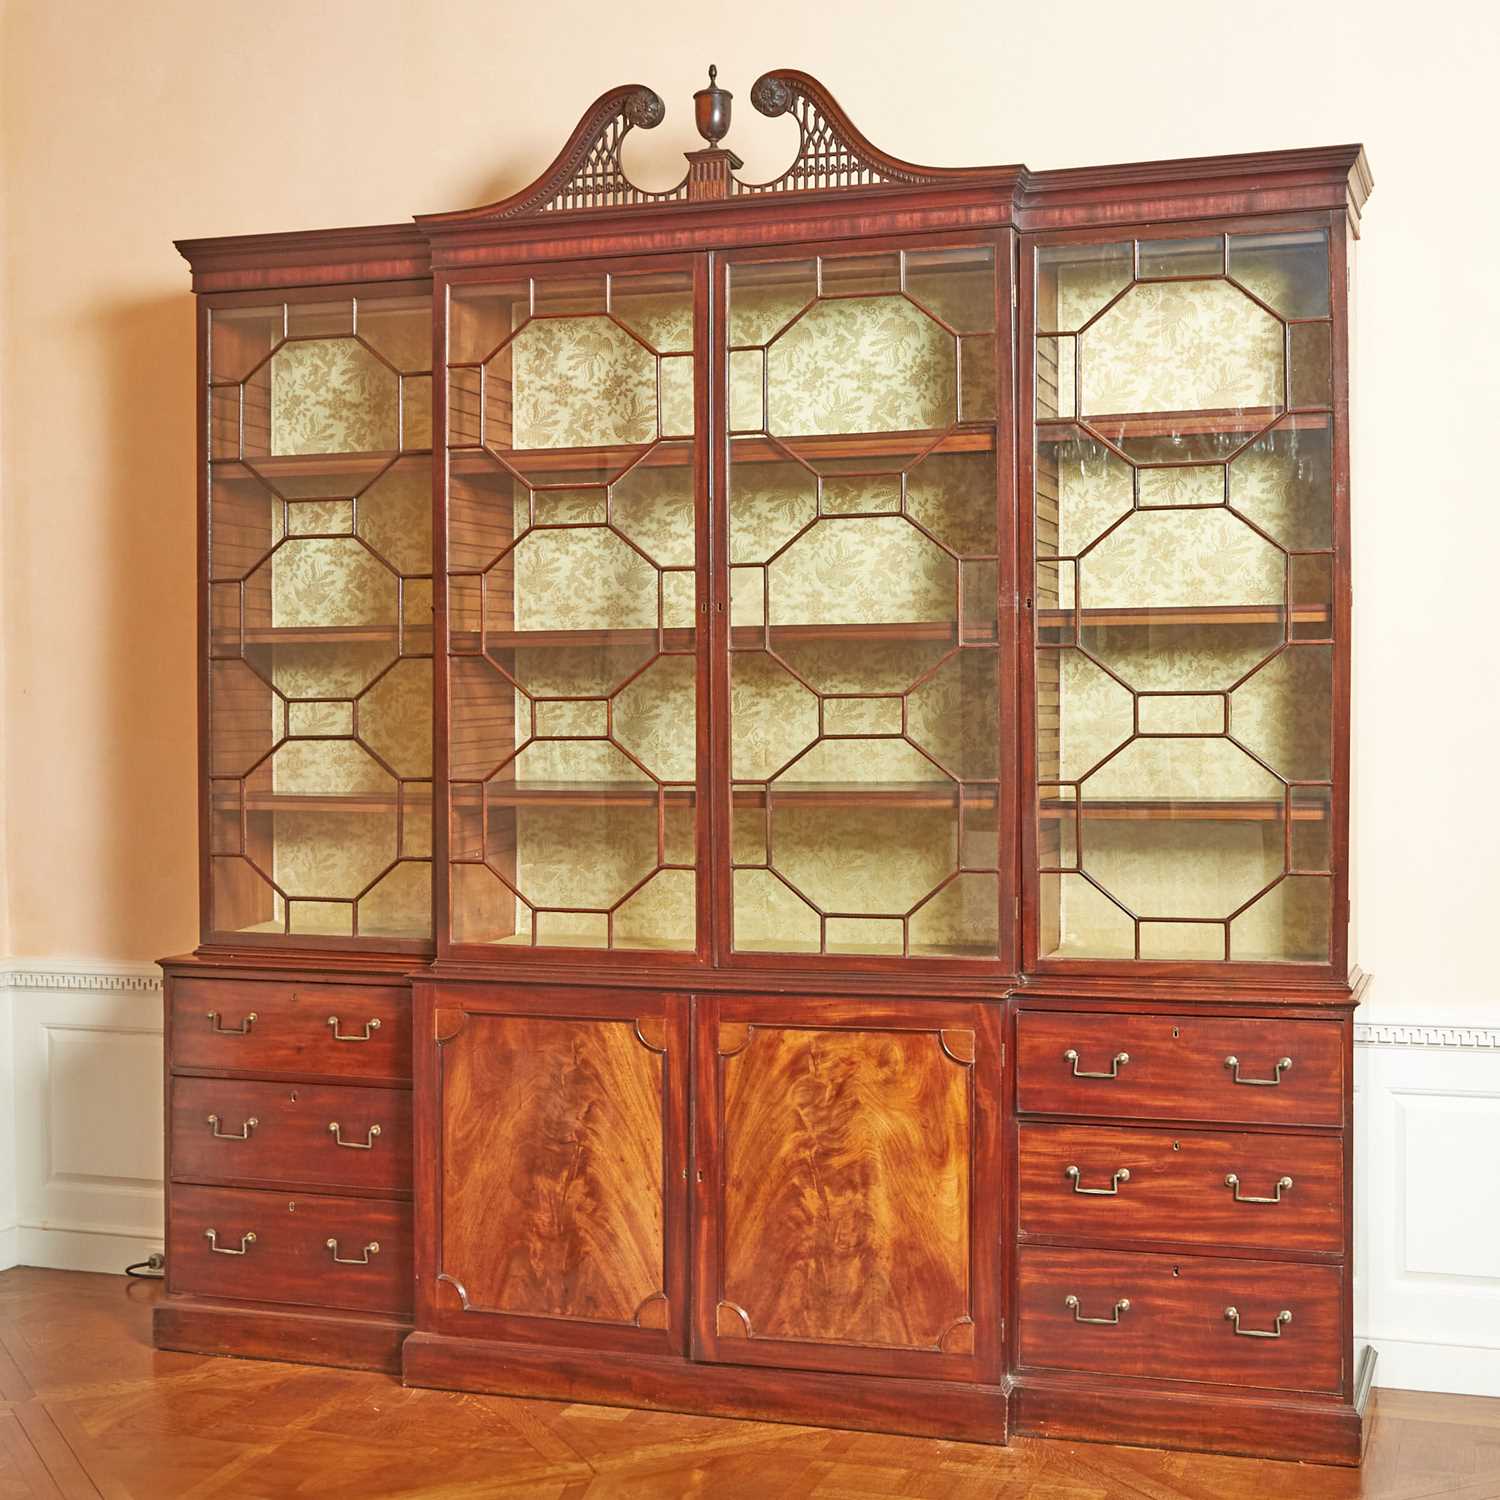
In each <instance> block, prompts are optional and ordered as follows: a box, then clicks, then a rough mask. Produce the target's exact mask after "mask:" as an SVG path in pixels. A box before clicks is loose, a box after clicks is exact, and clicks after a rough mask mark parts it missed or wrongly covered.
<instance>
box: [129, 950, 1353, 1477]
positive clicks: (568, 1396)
mask: <svg viewBox="0 0 1500 1500" xmlns="http://www.w3.org/2000/svg"><path fill="white" fill-rule="evenodd" d="M332 989H336V990H337V993H330V990H332ZM411 993H412V1002H411V1016H412V1030H411V1032H410V1033H409V1035H408V1036H407V1037H405V1038H402V1037H398V1036H396V1035H395V1034H394V1032H395V1030H396V1027H397V1024H398V1023H399V1018H400V1015H401V1012H402V1010H403V1009H404V1006H405V992H404V991H403V990H401V989H399V987H397V986H395V985H392V984H386V985H354V984H350V985H347V986H344V987H342V988H339V987H336V986H335V987H331V986H327V985H323V986H320V985H317V984H308V985H301V984H296V983H293V982H291V981H290V980H287V979H285V978H280V979H278V980H277V981H276V982H274V983H272V982H269V981H267V982H261V981H256V980H247V979H240V978H233V979H225V980H222V981H221V980H217V979H205V978H198V979H196V980H194V981H193V983H192V984H191V985H190V984H186V983H181V982H178V983H176V984H174V987H173V990H172V1002H171V1003H172V1004H173V1005H175V1007H176V1011H177V1012H180V1014H178V1015H177V1017H176V1021H177V1024H178V1025H179V1026H187V1027H190V1028H191V1029H190V1031H189V1034H188V1041H187V1044H186V1046H185V1048H184V1049H183V1052H182V1053H181V1054H180V1055H179V1053H178V1052H176V1051H174V1052H173V1055H172V1059H171V1061H170V1062H169V1069H170V1071H171V1077H170V1078H169V1088H170V1099H171V1106H170V1141H169V1183H170V1187H169V1193H170V1201H169V1230H168V1258H169V1266H168V1274H169V1283H168V1293H169V1295H168V1296H167V1297H166V1299H164V1301H163V1302H162V1303H161V1304H160V1305H159V1307H158V1309H157V1313H156V1338H157V1342H158V1343H159V1344H161V1345H163V1346H164V1347H169V1348H175V1349H189V1350H197V1351H202V1352H224V1353H234V1354H241V1355H251V1356H260V1357H265V1358H282V1359H299V1360H308V1361H313V1362H318V1363H329V1364H343V1365H351V1366H355V1367H362V1368H372V1369H386V1370H394V1369H399V1370H400V1372H401V1374H402V1377H403V1379H404V1380H405V1381H406V1382H407V1383H408V1384H413V1385H431V1386H437V1387H445V1388H451V1389H459V1390H471V1391H485V1392H494V1393H497V1394H502V1395H515V1396H536V1397H544V1398H549V1399H556V1400H567V1401H588V1402H599V1403H604V1404H616V1405H621V1406H630V1407H645V1408H660V1409H665V1410H681V1411H693V1412H705V1413H715V1414H721V1415H733V1416H744V1417H750V1418H756V1419H761V1420H768V1419H769V1420H781V1421H789V1422H805V1423H821V1424H826V1425H829V1426H835V1427H851V1428H864V1429H868V1430H872V1431H887V1432H899V1433H910V1434H916V1435H923V1436H940V1437H950V1438H959V1439H964V1440H967V1441H978V1442H994V1443H1003V1442H1005V1441H1006V1440H1007V1436H1008V1433H1009V1432H1010V1431H1012V1430H1014V1431H1017V1432H1024V1433H1028V1434H1036V1435H1042V1436H1058V1437H1067V1438H1070V1439H1089V1438H1094V1439H1100V1440H1104V1441H1115V1442H1127V1443H1140V1444H1147V1445H1155V1446H1168V1447H1185V1448H1202V1449H1208V1450H1213V1451H1219V1452H1226V1453H1255V1454H1263V1455H1267V1456H1276V1457H1283V1458H1295V1459H1306V1460H1313V1461H1319V1462H1328V1463H1340V1464H1352V1463H1357V1462H1358V1461H1359V1456H1360V1449H1361V1443H1362V1440H1363V1431H1364V1428H1363V1423H1362V1417H1361V1406H1362V1402H1363V1397H1364V1394H1365V1392H1366V1391H1367V1389H1368V1384H1369V1379H1370V1370H1371V1368H1372V1367H1371V1365H1370V1364H1369V1363H1368V1362H1367V1363H1366V1364H1365V1365H1363V1366H1362V1367H1361V1369H1360V1370H1359V1371H1356V1370H1355V1368H1354V1358H1353V1351H1352V1349H1351V1347H1350V1331H1349V1322H1348V1320H1349V1297H1348V1290H1349V1289H1348V1275H1349V1269H1348V1259H1347V1257H1348V1231H1349V1217H1350V1196H1349V1182H1348V1171H1347V1162H1346V1139H1345V1133H1344V1131H1345V1127H1344V1126H1341V1125H1339V1124H1337V1123H1336V1122H1337V1121H1341V1120H1344V1119H1345V1118H1346V1116H1347V1087H1348V1067H1347V1054H1348V1040H1349V1039H1348V1017H1347V1015H1343V1016H1341V1017H1335V1016H1330V1017H1328V1018H1323V1017H1321V1016H1319V1015H1318V1014H1317V1013H1313V1014H1311V1015H1303V1016H1300V1017H1293V1018H1290V1019H1288V1020H1286V1021H1282V1020H1280V1019H1279V1018H1277V1017H1276V1016H1274V1015H1270V1016H1250V1017H1239V1018H1234V1017H1225V1016H1223V1015H1221V1014H1219V1013H1217V1012H1215V1011H1214V1010H1212V1009H1211V1008H1210V1006H1209V1005H1207V1004H1204V1005H1201V1006H1200V1007H1199V1009H1198V1010H1197V1011H1193V1008H1192V1007H1191V1006H1190V1005H1189V1004H1187V1003H1186V1002H1184V1001H1183V1000H1182V999H1181V998H1180V996H1176V995H1174V996H1173V999H1172V1008H1171V1011H1170V1014H1162V1015H1157V1014H1154V1013H1152V1012H1151V1011H1149V1010H1148V1009H1146V1008H1145V1006H1144V1003H1143V1005H1142V1008H1141V1009H1140V1010H1139V1011H1135V1010H1129V1009H1126V1008H1125V1005H1126V1002H1121V1001H1119V1000H1112V1001H1107V1002H1103V1003H1102V1004H1100V1005H1094V1006H1091V1003H1090V1002H1089V1001H1087V1000H1078V1001H1072V1000H1061V1001H1059V1000H1055V999H1053V1000H1049V999H1048V998H1047V997H1028V998H1027V999H1026V1000H1024V1001H1021V1000H1014V1001H1012V1000H1007V999H1002V998H1000V997H998V996H996V997H993V998H973V997H965V998H957V999H955V998H952V997H951V996H948V997H945V996H932V997H930V998H918V997H911V998H906V997H891V996H885V995H879V996H847V995H846V996H838V997H833V996H827V995H817V994H808V993H806V992H804V991H801V990H798V989H795V988H791V987H788V988H787V989H786V990H785V992H783V993H756V994H740V993H729V992H723V993H714V994H709V995H694V994H689V993H685V992H678V991H675V990H671V989H654V988H650V987H648V986H645V985H641V986H636V987H626V986H623V985H621V986H616V987H608V986H584V985H569V984H552V983H545V984H543V983H538V984H535V985H531V986H525V987H523V986H521V985H517V984H510V983H506V984H496V983H490V982H484V981H480V980H478V979H467V978H441V979H439V978H435V977H426V976H422V975H418V976H415V977H414V979H413V982H412V987H411ZM231 1002H232V1004H233V1007H237V1009H235V1011H234V1014H235V1015H236V1016H240V1013H241V1012H243V1015H242V1016H240V1019H239V1020H238V1021H236V1022H235V1023H234V1024H233V1025H232V1026H231V1025H230V1023H229V1022H228V1021H226V1020H225V1019H224V1017H226V1016H228V1015H229V1014H230V1009H231ZM354 1002H360V1003H361V1004H363V1006H364V1008H363V1009H360V1007H359V1004H354ZM335 1003H337V1006H338V1008H337V1009H335V1008H334V1006H335ZM205 1007H208V1009H212V1010H214V1012H215V1017H216V1019H215V1020H214V1021H212V1022H210V1021H209V1019H208V1009H205ZM351 1007H352V1008H351ZM1008 1007H1013V1008H1014V1009H1015V1011H1016V1012H1017V1014H1016V1016H1015V1017H1014V1018H1012V1017H1011V1016H1009V1015H1008V1014H1007V1010H1008ZM1064 1007H1065V1008H1064ZM200 1012H201V1014H200ZM252 1012H253V1014H254V1020H253V1021H252V1019H251V1015H252ZM304 1012H305V1014H304ZM367 1012H368V1014H367ZM377 1012H378V1013H377ZM267 1017H269V1018H270V1019H269V1020H267V1019H266V1018H267ZM360 1017H363V1019H362V1020H360V1019H359V1018H360ZM350 1018H353V1020H351V1019H350ZM387 1019H389V1020H390V1021H391V1023H392V1024H391V1025H390V1026H389V1027H388V1026H387V1025H386V1024H385V1022H386V1020H387ZM1011 1019H1014V1020H1015V1028H1014V1030H1013V1031H1011V1032H1009V1033H1008V1031H1007V1022H1008V1021H1010V1020H1011ZM356 1022H357V1024H356ZM376 1022H380V1023H381V1024H379V1025H378V1026H377V1025H376ZM1008 1034H1009V1035H1012V1036H1014V1037H1015V1038H1016V1040H1017V1052H1018V1055H1016V1056H1014V1057H1012V1058H1011V1059H1009V1066H1007V1062H1008V1060H1007V1057H1006V1046H1005V1043H1006V1038H1007V1035H1008ZM365 1038H369V1040H366V1039H365ZM376 1038H379V1039H380V1046H381V1047H382V1048H384V1049H385V1051H384V1052H383V1053H381V1052H377V1051H376V1050H375V1045H376V1044H375V1039H376ZM179 1039H180V1037H179ZM408 1041H409V1042H410V1056H411V1061H412V1075H411V1079H410V1088H409V1089H408V1088H407V1087H406V1086H405V1085H406V1084H407V1079H406V1078H405V1077H404V1076H403V1075H402V1073H401V1063H402V1061H403V1060H404V1058H405V1057H406V1055H407V1042H408ZM172 1045H173V1046H174V1048H175V1047H176V1042H175V1041H174V1042H173V1043H172ZM256 1048H260V1049H262V1050H261V1051H260V1052H257V1051H256V1050H255V1049H256ZM211 1049H219V1050H211ZM1267 1052H1269V1053H1275V1054H1276V1056H1275V1057H1274V1058H1273V1059H1272V1063H1271V1065H1270V1067H1269V1068H1267V1067H1266V1066H1263V1065H1262V1063H1261V1059H1262V1054H1265V1053H1267ZM184 1056H185V1057H187V1058H188V1059H190V1065H189V1066H188V1067H186V1068H185V1069H184V1068H183V1067H182V1066H181V1065H182V1061H183V1057H184ZM359 1059H363V1060H364V1062H365V1064H367V1065H368V1067H367V1071H365V1072H363V1073H361V1072H359V1071H358V1070H357V1069H356V1068H355V1061H356V1060H359ZM1226 1059H1227V1062H1228V1065H1226ZM1246 1059H1253V1060H1254V1064H1255V1065H1254V1069H1253V1070H1251V1069H1250V1065H1249V1064H1248V1063H1246V1067H1245V1068H1239V1069H1237V1068H1236V1065H1235V1064H1236V1061H1237V1060H1238V1061H1239V1062H1244V1061H1245V1060H1246ZM1287 1059H1291V1061H1290V1063H1288V1062H1287ZM210 1062H212V1063H214V1064H215V1065H216V1067H215V1068H214V1069H212V1070H211V1069H210V1068H209V1067H208V1066H207V1064H209V1063H210ZM230 1062H237V1063H239V1064H241V1066H234V1067H232V1066H230V1065H229V1064H230ZM294 1063H295V1064H296V1065H297V1066H299V1067H305V1068H307V1070H308V1071H307V1074H306V1076H301V1077H298V1076H293V1075H292V1074H291V1072H290V1071H289V1070H290V1068H291V1066H292V1065H293V1064H294ZM341 1069H342V1070H343V1071H340V1070H341ZM261 1070H263V1071H261ZM1183 1070H1186V1075H1185V1076H1187V1077H1188V1079H1189V1082H1188V1083H1186V1084H1183V1085H1182V1087H1181V1088H1180V1089H1179V1090H1178V1092H1177V1094H1176V1095H1174V1094H1173V1089H1174V1086H1175V1085H1174V1082H1173V1080H1174V1079H1176V1078H1177V1077H1178V1075H1179V1073H1181V1072H1182V1071H1183ZM1007 1288H1008V1289H1009V1305H1007V1297H1006V1295H1005V1294H1006V1289H1007ZM1007 1323H1009V1326H1008V1327H1007ZM408 1335H409V1336H408Z"/></svg>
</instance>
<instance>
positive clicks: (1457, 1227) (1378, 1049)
mask: <svg viewBox="0 0 1500 1500" xmlns="http://www.w3.org/2000/svg"><path fill="white" fill-rule="evenodd" d="M1355 1038H1356V1052H1355V1058H1356V1062H1355V1075H1356V1093H1355V1124H1356V1132H1357V1141H1356V1147H1355V1160H1356V1163H1357V1165H1356V1182H1355V1204H1356V1207H1355V1217H1356V1253H1357V1256H1358V1261H1357V1266H1358V1270H1357V1274H1356V1280H1355V1327H1356V1329H1357V1331H1358V1336H1359V1337H1360V1338H1361V1339H1368V1340H1369V1341H1370V1342H1371V1343H1373V1344H1374V1345H1375V1346H1376V1348H1377V1349H1378V1350H1379V1351H1380V1363H1379V1365H1378V1366H1377V1368H1376V1372H1375V1383H1376V1384H1377V1385H1382V1386H1387V1387H1397V1388H1404V1389H1407V1390H1430V1391H1458V1392H1462V1393H1465V1394H1468V1395H1478V1396H1500V1029H1491V1028H1473V1027H1468V1028H1464V1027H1430V1028H1429V1027H1423V1026H1413V1025H1378V1026H1364V1025H1359V1026H1357V1027H1356V1030H1355Z"/></svg>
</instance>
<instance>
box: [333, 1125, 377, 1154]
mask: <svg viewBox="0 0 1500 1500" xmlns="http://www.w3.org/2000/svg"><path fill="white" fill-rule="evenodd" d="M328 1133H329V1135H331V1136H332V1137H333V1143H334V1145H335V1146H343V1147H345V1148H346V1149H347V1150H349V1151H373V1150H374V1149H375V1137H376V1136H378V1135H379V1134H380V1126H378V1125H372V1126H370V1129H369V1131H368V1132H367V1133H366V1135H365V1138H364V1140H362V1141H346V1140H345V1139H344V1137H343V1135H342V1133H341V1132H340V1131H339V1122H338V1121H337V1120H330V1121H329V1122H328Z"/></svg>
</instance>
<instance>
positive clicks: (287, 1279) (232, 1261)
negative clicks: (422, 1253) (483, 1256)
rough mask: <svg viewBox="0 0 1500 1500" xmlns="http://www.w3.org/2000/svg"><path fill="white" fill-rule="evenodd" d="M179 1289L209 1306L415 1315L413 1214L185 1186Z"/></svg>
mask: <svg viewBox="0 0 1500 1500" xmlns="http://www.w3.org/2000/svg"><path fill="white" fill-rule="evenodd" d="M167 1257H168V1261H169V1264H170V1265H171V1268H172V1287H173V1290H174V1291H176V1292H184V1293H189V1294H193V1295H196V1296H200V1297H216V1298H232V1299H237V1298H243V1299H245V1300H247V1301H252V1302H286V1303H300V1304H305V1305H307V1306H310V1307H328V1308H342V1309H350V1310H358V1311H365V1312H379V1313H391V1314H401V1313H407V1312H409V1311H410V1309H411V1302H412V1296H411V1286H412V1254H411V1205H410V1204H406V1203H391V1202H383V1201H379V1200H375V1199H368V1198H335V1197H327V1196H322V1195H316V1194H310V1193H308V1194H297V1195H296V1196H289V1195H288V1194H286V1193H272V1192H259V1191H255V1190H253V1189H247V1188H211V1187H181V1186H179V1187H176V1188H174V1189H173V1193H172V1217H171V1227H170V1231H169V1236H168V1245H167Z"/></svg>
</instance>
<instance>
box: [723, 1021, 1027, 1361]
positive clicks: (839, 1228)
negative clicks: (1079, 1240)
mask: <svg viewBox="0 0 1500 1500" xmlns="http://www.w3.org/2000/svg"><path fill="white" fill-rule="evenodd" d="M697 1003H698V1007H699V1009H698V1032H697V1042H696V1046H697V1079H698V1085H697V1087H698V1094H697V1097H696V1116H695V1117H696V1120H697V1122H698V1123H697V1132H698V1134H697V1140H696V1142H695V1145H696V1149H697V1151H698V1170H697V1171H696V1172H695V1174H694V1175H695V1187H696V1191H697V1194H698V1198H697V1213H696V1215H695V1220H694V1231H695V1236H696V1255H695V1266H696V1276H695V1318H694V1340H695V1344H694V1352H695V1354H696V1355H697V1356H698V1357H700V1358H704V1359H709V1360H716V1361H722V1362H725V1363H743V1364H761V1365H781V1366H787V1367H798V1368H809V1369H833V1370H848V1371H851V1372H865V1373H891V1374H897V1373H899V1374H913V1375H918V1374H920V1375H926V1376H930V1377H933V1376H935V1377H939V1378H951V1379H965V1380H976V1379H987V1378H990V1377H991V1376H992V1374H993V1368H992V1367H993V1366H994V1364H995V1359H996V1354H995V1348H996V1346H997V1343H998V1340H997V1338H996V1337H995V1335H996V1332H997V1327H996V1319H997V1310H996V1307H995V1285H996V1280H997V1274H998V1267H997V1264H996V1262H997V1258H998V1253H999V1247H998V1227H999V1226H998V1218H997V1204H998V1202H999V1183H998V1171H999V1162H998V1155H997V1153H996V1151H995V1148H994V1139H993V1136H994V1118H995V1108H994V1104H995V1100H996V1098H997V1097H998V1082H997V1080H998V1072H999V1061H1000V1047H999V1043H998V1038H997V1034H996V1031H995V1021H994V1017H993V1016H992V1014H991V1013H990V1012H989V1010H988V1008H987V1007H986V1006H984V1005H982V1004H967V1005H951V1004H946V1003H922V1002H903V1003H880V1002H863V1001H816V1000H803V999H797V1000H786V1001H781V1000H744V999H723V1000H718V999H708V1000H700V1001H698V1002H697Z"/></svg>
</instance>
